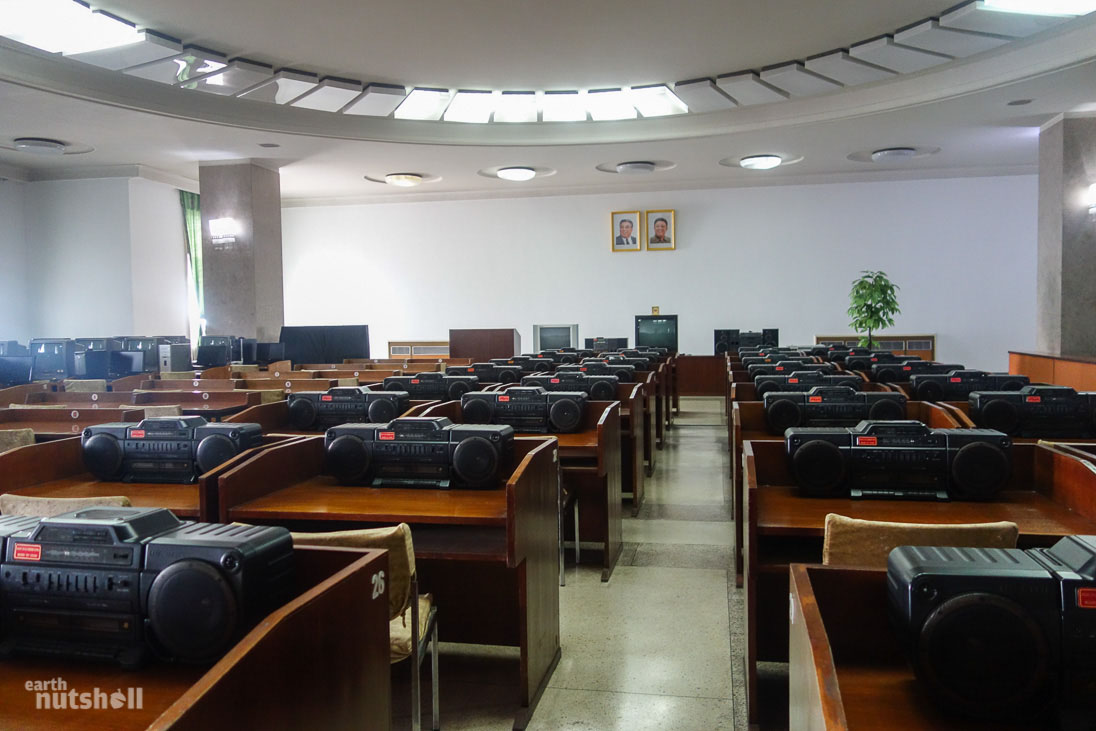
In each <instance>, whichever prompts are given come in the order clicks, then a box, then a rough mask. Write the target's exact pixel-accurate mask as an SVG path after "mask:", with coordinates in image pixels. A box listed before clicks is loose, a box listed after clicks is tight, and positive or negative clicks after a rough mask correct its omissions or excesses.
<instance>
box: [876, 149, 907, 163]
mask: <svg viewBox="0 0 1096 731" xmlns="http://www.w3.org/2000/svg"><path fill="white" fill-rule="evenodd" d="M914 157H917V148H915V147H887V148H884V149H882V150H876V151H875V152H873V153H872V154H871V161H872V162H905V161H906V160H909V159H911V158H914Z"/></svg>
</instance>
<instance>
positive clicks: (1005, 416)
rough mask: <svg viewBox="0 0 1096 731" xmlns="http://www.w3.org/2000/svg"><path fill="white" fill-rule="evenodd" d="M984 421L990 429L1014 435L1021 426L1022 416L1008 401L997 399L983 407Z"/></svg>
mask: <svg viewBox="0 0 1096 731" xmlns="http://www.w3.org/2000/svg"><path fill="white" fill-rule="evenodd" d="M982 420H983V421H984V422H985V425H986V427H987V428H989V429H996V430H997V431H1003V432H1004V433H1005V434H1012V433H1013V432H1015V431H1016V429H1017V428H1019V426H1020V415H1019V414H1018V413H1017V412H1016V407H1015V406H1014V405H1012V404H1010V403H1009V402H1008V401H1002V400H1001V399H995V400H993V401H990V402H989V403H988V404H986V405H985V406H983V407H982Z"/></svg>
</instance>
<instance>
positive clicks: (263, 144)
mask: <svg viewBox="0 0 1096 731" xmlns="http://www.w3.org/2000/svg"><path fill="white" fill-rule="evenodd" d="M259 147H281V145H279V144H278V143H277V142H260V143H259Z"/></svg>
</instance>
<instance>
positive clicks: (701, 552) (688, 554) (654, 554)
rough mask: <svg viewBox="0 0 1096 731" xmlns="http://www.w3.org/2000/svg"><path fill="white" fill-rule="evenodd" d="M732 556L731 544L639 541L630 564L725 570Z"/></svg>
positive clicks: (728, 566) (729, 564)
mask: <svg viewBox="0 0 1096 731" xmlns="http://www.w3.org/2000/svg"><path fill="white" fill-rule="evenodd" d="M733 556H734V548H733V547H731V546H704V545H688V544H674V543H640V544H639V546H638V547H637V549H636V552H635V555H634V557H633V559H632V562H631V564H630V565H632V566H659V567H662V568H671V569H716V570H720V571H726V570H727V569H728V568H730V567H731V561H732V559H733Z"/></svg>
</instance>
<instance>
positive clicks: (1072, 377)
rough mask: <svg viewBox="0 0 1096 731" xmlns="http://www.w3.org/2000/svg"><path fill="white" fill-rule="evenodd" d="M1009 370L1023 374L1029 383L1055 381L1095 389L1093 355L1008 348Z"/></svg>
mask: <svg viewBox="0 0 1096 731" xmlns="http://www.w3.org/2000/svg"><path fill="white" fill-rule="evenodd" d="M1008 372H1009V373H1019V374H1022V375H1025V376H1027V377H1029V378H1030V379H1031V382H1032V383H1054V384H1057V385H1059V386H1070V387H1072V388H1074V389H1076V390H1078V391H1096V357H1093V356H1085V355H1055V354H1053V353H1031V352H1023V351H1018V350H1010V351H1009V352H1008Z"/></svg>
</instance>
